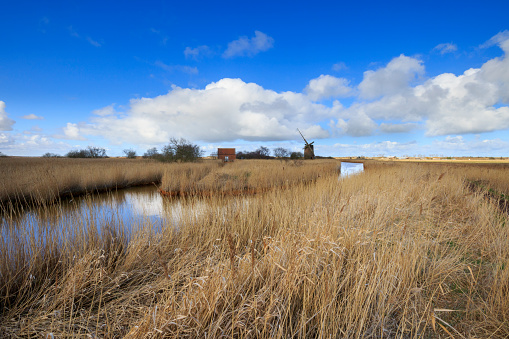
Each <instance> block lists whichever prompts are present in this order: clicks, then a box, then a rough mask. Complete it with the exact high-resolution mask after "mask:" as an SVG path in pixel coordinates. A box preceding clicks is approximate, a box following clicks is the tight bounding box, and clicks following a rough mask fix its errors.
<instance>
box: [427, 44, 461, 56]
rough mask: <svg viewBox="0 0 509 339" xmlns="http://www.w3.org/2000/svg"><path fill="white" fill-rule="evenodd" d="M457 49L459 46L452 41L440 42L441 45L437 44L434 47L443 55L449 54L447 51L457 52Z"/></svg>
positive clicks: (434, 49)
mask: <svg viewBox="0 0 509 339" xmlns="http://www.w3.org/2000/svg"><path fill="white" fill-rule="evenodd" d="M457 50H458V46H456V45H455V44H452V43H444V44H439V45H436V46H435V48H433V51H436V52H438V53H440V54H442V55H444V54H447V53H453V52H456V51H457Z"/></svg>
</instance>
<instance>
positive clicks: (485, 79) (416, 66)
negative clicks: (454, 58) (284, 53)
mask: <svg viewBox="0 0 509 339" xmlns="http://www.w3.org/2000/svg"><path fill="white" fill-rule="evenodd" d="M503 38H506V39H505V40H504V39H503ZM492 41H497V43H498V46H499V47H500V48H501V49H502V50H503V51H504V55H503V56H502V57H497V58H493V59H491V60H489V61H487V62H486V63H485V64H483V65H482V66H481V67H480V68H472V69H468V70H466V71H465V72H464V73H463V74H460V75H455V74H451V73H443V74H440V75H437V76H435V77H433V78H429V79H427V80H426V81H424V82H422V83H421V84H419V85H413V84H412V81H413V80H416V79H419V78H421V77H422V75H423V74H424V66H423V65H422V61H420V60H418V59H416V58H411V57H407V56H404V55H400V56H399V57H397V58H394V59H393V60H391V61H390V62H389V63H388V64H387V66H386V67H382V68H380V69H378V70H376V71H367V72H365V73H364V79H363V80H362V82H361V83H360V84H359V86H358V89H359V92H360V96H359V99H360V100H358V101H356V102H354V103H353V104H352V105H351V106H350V107H348V108H346V109H344V110H342V111H341V114H340V115H339V116H338V119H337V120H336V122H335V123H332V124H331V126H333V127H334V128H333V130H332V131H333V133H338V132H339V133H340V134H349V135H353V136H360V135H369V134H370V133H371V134H373V133H375V131H378V130H380V131H382V132H391V133H394V132H397V131H398V130H401V131H405V130H407V129H408V130H410V129H413V128H418V126H423V127H424V129H425V133H426V135H427V136H439V135H450V134H465V133H467V134H468V133H471V134H477V133H484V132H492V131H497V130H504V129H509V107H508V106H507V105H508V104H509V59H508V58H507V55H508V53H509V34H505V33H504V32H502V33H499V34H497V35H496V36H495V37H493V38H491V39H490V40H489V41H488V43H491V42H492ZM363 99H368V100H363ZM369 99H371V100H369ZM373 99H374V100H373ZM375 121H381V122H382V124H381V125H380V128H379V129H375V128H374V126H375V125H374V123H375ZM394 122H395V123H396V126H391V125H393V124H394ZM370 131H371V132H370Z"/></svg>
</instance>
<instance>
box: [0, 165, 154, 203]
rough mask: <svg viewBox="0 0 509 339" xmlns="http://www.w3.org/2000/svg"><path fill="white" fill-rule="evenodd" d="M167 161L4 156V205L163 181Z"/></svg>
mask: <svg viewBox="0 0 509 339" xmlns="http://www.w3.org/2000/svg"><path fill="white" fill-rule="evenodd" d="M163 171H164V164H161V163H158V162H156V161H151V160H142V159H136V160H132V159H67V158H48V159H46V158H0V173H1V181H0V204H2V205H3V206H4V207H6V206H8V205H12V206H19V205H25V206H27V205H33V204H35V205H43V204H45V203H49V202H52V201H56V200H58V198H61V197H62V196H71V195H80V194H83V193H87V192H98V191H105V190H108V189H115V188H123V187H129V186H136V185H146V184H150V183H152V182H154V183H159V182H160V181H161V178H162V174H163Z"/></svg>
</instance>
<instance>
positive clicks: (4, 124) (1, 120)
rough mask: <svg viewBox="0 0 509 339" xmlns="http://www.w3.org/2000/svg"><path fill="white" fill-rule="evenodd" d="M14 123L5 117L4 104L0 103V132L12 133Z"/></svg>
mask: <svg viewBox="0 0 509 339" xmlns="http://www.w3.org/2000/svg"><path fill="white" fill-rule="evenodd" d="M15 123H16V122H15V121H14V120H12V119H10V118H8V117H7V112H6V111H5V102H3V101H0V131H12V125H14V124H15Z"/></svg>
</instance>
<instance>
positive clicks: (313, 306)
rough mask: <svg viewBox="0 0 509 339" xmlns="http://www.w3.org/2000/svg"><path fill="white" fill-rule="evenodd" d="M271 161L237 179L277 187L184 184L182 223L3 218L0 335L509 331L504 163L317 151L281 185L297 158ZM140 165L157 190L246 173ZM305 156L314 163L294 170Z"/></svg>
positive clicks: (495, 334)
mask: <svg viewBox="0 0 509 339" xmlns="http://www.w3.org/2000/svg"><path fill="white" fill-rule="evenodd" d="M55 160H59V159H55ZM268 163H270V164H271V166H274V167H273V168H265V167H264V166H265V165H266V164H267V163H265V162H260V163H255V162H249V161H246V162H245V164H251V165H248V167H249V168H250V169H251V174H250V175H249V176H248V178H247V183H248V184H249V185H256V184H257V183H260V187H266V186H265V185H266V184H265V183H264V182H265V181H264V179H265V178H268V177H270V176H271V175H274V177H275V178H278V179H276V180H275V181H274V183H275V184H274V187H275V189H271V190H267V191H266V192H264V193H263V194H257V195H246V196H244V197H238V196H237V197H232V196H228V195H222V194H218V195H213V196H211V197H203V196H202V195H190V196H186V197H185V198H181V200H180V201H181V203H182V204H187V205H189V206H193V205H198V204H201V206H204V207H203V210H202V213H194V212H193V211H192V209H189V210H186V211H187V212H184V213H183V214H182V216H181V222H180V224H179V227H178V228H175V227H174V225H172V224H171V223H169V222H168V224H167V225H162V227H161V229H160V230H157V231H156V230H154V228H153V225H152V223H151V222H149V221H146V222H141V223H140V224H138V225H137V227H136V231H135V232H133V233H132V234H129V236H127V235H126V234H125V225H123V224H122V223H117V222H116V221H115V220H109V221H108V222H105V223H104V224H101V225H97V224H95V222H98V221H97V220H98V219H95V218H80V217H79V215H77V216H76V218H75V220H73V222H74V224H75V229H76V232H75V233H73V234H68V233H64V232H62V231H61V230H59V229H58V228H56V227H54V228H51V227H48V228H47V229H34V228H31V227H30V225H25V228H24V232H25V234H24V237H23V238H16V237H15V235H16V232H17V230H14V229H5V227H6V226H5V225H2V227H4V229H3V230H2V232H3V233H2V234H3V235H5V234H7V235H9V234H11V236H3V237H2V240H0V255H1V257H0V307H1V309H0V324H1V325H0V334H1V335H3V336H10V337H29V336H37V335H39V336H41V335H42V336H44V335H47V334H50V333H51V334H52V335H53V336H55V337H80V336H82V337H87V336H88V337H127V338H147V337H150V338H162V337H169V338H181V337H212V338H215V337H221V336H226V337H236V338H259V337H262V338H268V337H277V338H288V337H296V338H308V337H317V338H318V337H323V338H328V337H342V338H364V337H376V338H378V337H388V338H390V337H398V338H407V337H465V338H468V337H491V338H505V337H508V336H509V268H508V267H507V266H508V265H507V263H508V262H509V230H508V227H507V219H508V215H507V213H506V212H504V211H503V210H501V209H500V205H499V204H498V203H497V201H495V198H494V197H493V196H492V195H489V194H486V193H487V191H488V190H489V189H492V190H494V191H496V192H499V193H500V194H507V193H508V192H509V176H507V170H508V167H506V166H496V165H489V166H484V165H474V166H472V165H470V166H468V165H461V166H460V165H449V164H440V165H436V164H419V163H397V162H392V163H381V162H367V163H365V168H366V171H365V172H364V173H362V174H359V175H356V176H353V177H349V178H346V179H341V180H338V176H337V173H335V172H334V171H330V172H327V171H326V170H324V169H323V168H321V167H320V166H326V165H324V164H322V163H320V162H314V161H313V162H305V165H302V166H299V165H294V167H295V168H297V169H298V170H296V171H295V173H294V174H295V176H293V175H291V176H288V178H289V179H290V180H293V181H291V183H292V184H291V185H288V187H287V188H286V189H278V188H277V187H281V185H284V181H281V180H283V179H286V177H285V176H286V175H287V173H289V172H286V171H289V168H290V167H292V165H290V164H289V163H285V162H279V161H271V162H268ZM84 164H85V163H83V165H84ZM97 164H100V163H95V161H94V165H90V166H92V167H93V166H95V165H97ZM140 164H141V163H140ZM243 164H244V162H243V161H240V162H239V163H238V168H241V167H242V166H244V165H243ZM98 166H99V165H98ZM151 166H152V165H151V164H149V163H143V165H140V169H139V172H138V173H145V172H143V169H144V168H147V172H146V173H157V174H158V175H159V176H160V178H161V181H162V186H161V187H162V188H163V189H170V190H177V189H179V190H182V189H183V188H184V189H194V190H197V189H200V187H198V188H196V186H193V185H196V183H199V182H200V181H201V180H203V179H204V178H206V176H207V175H208V174H210V173H214V172H215V173H216V174H214V178H215V179H217V178H232V179H238V180H245V178H244V177H243V175H242V173H244V172H243V171H244V170H245V169H242V170H237V169H236V167H228V166H229V165H227V166H225V167H221V165H219V164H212V163H203V164H196V166H197V167H196V168H191V167H186V166H188V165H183V164H169V165H164V167H160V166H162V164H159V163H156V164H155V165H154V167H151ZM171 166H174V167H171ZM178 166H183V167H182V168H183V169H184V170H183V172H182V173H183V174H182V173H180V172H177V167H178ZM198 166H203V167H206V166H211V167H212V168H207V170H203V171H201V170H198ZM214 166H216V167H214ZM267 166H268V165H267ZM306 166H311V167H310V168H312V167H313V166H317V168H320V169H319V170H318V171H317V173H318V174H320V175H317V174H316V175H315V176H312V175H311V176H310V177H308V178H312V179H313V180H312V181H308V180H298V179H292V178H298V175H299V173H300V174H303V175H306V174H305V171H304V169H303V168H305V167H306ZM50 167H51V166H50V165H49V164H48V171H51V169H50ZM120 167H121V166H120ZM282 167H284V171H285V172H283V169H282ZM257 168H260V169H261V170H260V172H256V171H257ZM310 170H311V169H310ZM90 171H91V168H90V170H89V172H90ZM103 171H104V169H103ZM152 171H153V172H152ZM230 171H231V172H230ZM278 171H281V174H278ZM298 171H301V172H298ZM306 171H307V169H306ZM76 173H78V172H76ZM80 173H82V175H85V174H86V173H87V171H84V172H80ZM98 173H99V172H98ZM179 173H180V174H179ZM104 174H105V175H107V174H106V173H104ZM41 177H44V176H43V175H42V176H41ZM112 177H115V176H114V175H113V176H112ZM140 177H141V174H140ZM147 177H150V175H147ZM13 178H14V177H13ZM133 178H136V175H133ZM181 178H183V179H181ZM279 178H283V179H279ZM184 179H185V180H184ZM13 180H14V179H13ZM44 180H45V179H44ZM133 180H134V179H133ZM186 180H187V181H186ZM249 180H253V181H249ZM478 180H483V185H470V184H469V183H471V182H474V181H478ZM4 182H5V180H3V179H2V184H4V185H7V184H11V183H7V182H5V183H4ZM54 182H56V181H54ZM188 182H190V183H191V184H189V185H188V184H187V183H188ZM203 182H205V180H204V181H203ZM241 182H242V185H243V186H242V185H241V184H239V185H241V186H238V187H245V185H246V181H241ZM310 182H312V183H311V184H310ZM177 183H178V184H177ZM34 184H37V183H34ZM41 185H42V184H41ZM47 185H48V186H41V187H40V189H41V192H45V191H44V188H45V187H46V188H48V187H50V184H47ZM210 187H212V188H215V186H210ZM236 187H237V186H235V187H234V188H232V189H236ZM19 190H20V189H19V188H16V189H15V190H14V191H19ZM27 192H30V191H29V190H27ZM57 192H58V190H57ZM203 202H206V203H205V204H203ZM90 213H92V212H90ZM86 220H92V222H90V223H87V222H86ZM18 227H21V226H19V225H18ZM40 237H45V239H46V241H45V242H40V241H39V240H38V239H40Z"/></svg>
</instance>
